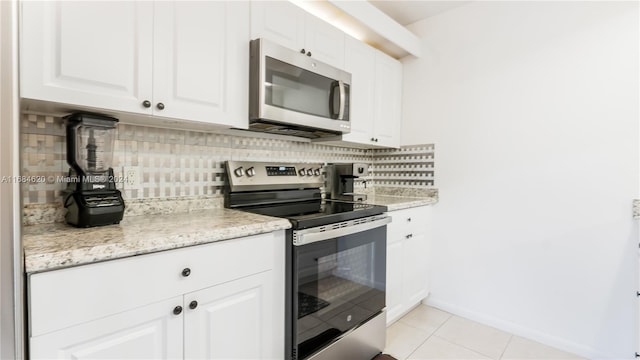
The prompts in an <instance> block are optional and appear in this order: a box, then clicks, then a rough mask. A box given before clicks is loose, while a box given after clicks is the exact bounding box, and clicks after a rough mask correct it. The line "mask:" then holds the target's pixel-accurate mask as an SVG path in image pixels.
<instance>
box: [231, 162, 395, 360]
mask: <svg viewBox="0 0 640 360" xmlns="http://www.w3.org/2000/svg"><path fill="white" fill-rule="evenodd" d="M227 173H228V175H229V189H228V190H229V191H227V192H226V194H225V195H226V196H225V206H226V207H228V208H231V209H238V210H243V211H250V212H254V213H259V214H264V215H270V216H278V217H284V218H287V219H289V221H291V225H292V228H291V229H290V230H288V231H287V240H286V241H287V247H286V249H287V250H286V251H287V257H286V258H287V264H286V269H287V274H286V279H284V280H285V281H286V294H285V296H286V304H285V306H286V312H285V313H286V314H287V316H286V319H284V321H285V329H286V332H287V333H286V334H285V339H286V344H285V346H286V348H285V354H287V359H290V360H297V359H314V360H324V359H327V360H329V359H331V360H335V359H350V360H352V359H353V360H358V359H362V360H369V359H371V358H373V357H374V356H375V355H377V354H379V353H380V352H381V351H382V350H383V349H384V346H385V331H386V313H385V286H386V285H385V284H386V224H388V223H389V222H390V221H391V218H390V217H388V216H387V215H386V214H385V212H386V210H387V209H386V207H384V206H377V205H368V204H363V203H354V202H346V201H334V200H326V199H322V196H321V187H322V186H323V183H324V178H323V174H322V166H321V165H320V164H280V163H257V162H238V161H229V162H227Z"/></svg>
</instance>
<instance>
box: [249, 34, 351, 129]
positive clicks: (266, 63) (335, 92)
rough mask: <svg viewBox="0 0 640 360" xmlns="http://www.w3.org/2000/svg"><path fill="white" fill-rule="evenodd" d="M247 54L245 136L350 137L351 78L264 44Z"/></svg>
mask: <svg viewBox="0 0 640 360" xmlns="http://www.w3.org/2000/svg"><path fill="white" fill-rule="evenodd" d="M250 48H251V50H250V51H251V62H250V75H249V76H250V85H249V128H250V129H251V130H254V131H262V132H268V133H275V134H282V135H292V136H301V137H306V138H311V139H314V138H323V137H329V136H336V135H340V134H346V133H348V132H349V131H350V129H351V126H350V122H349V99H350V91H349V90H350V87H351V74H349V73H347V72H345V71H343V70H340V69H337V68H335V67H332V66H330V65H327V64H325V63H322V62H320V61H318V60H315V59H313V58H311V57H309V56H306V55H305V54H302V53H300V52H298V51H294V50H291V49H288V48H286V47H283V46H280V45H278V44H275V43H273V42H270V41H268V40H265V39H257V40H253V41H251V46H250Z"/></svg>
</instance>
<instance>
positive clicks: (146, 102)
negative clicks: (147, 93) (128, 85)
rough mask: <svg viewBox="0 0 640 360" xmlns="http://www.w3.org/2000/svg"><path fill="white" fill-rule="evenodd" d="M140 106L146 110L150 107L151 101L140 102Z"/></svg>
mask: <svg viewBox="0 0 640 360" xmlns="http://www.w3.org/2000/svg"><path fill="white" fill-rule="evenodd" d="M142 106H144V107H146V108H150V107H151V101H149V100H145V101H143V102H142Z"/></svg>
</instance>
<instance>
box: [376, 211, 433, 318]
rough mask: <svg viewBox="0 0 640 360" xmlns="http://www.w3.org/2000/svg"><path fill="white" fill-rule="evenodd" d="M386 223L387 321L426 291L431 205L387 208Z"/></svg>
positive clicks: (417, 299) (410, 307) (426, 293)
mask: <svg viewBox="0 0 640 360" xmlns="http://www.w3.org/2000/svg"><path fill="white" fill-rule="evenodd" d="M389 215H390V216H391V217H392V219H393V221H392V222H391V224H389V225H388V226H387V290H386V293H387V298H386V303H387V324H388V325H389V324H391V323H393V322H395V321H396V320H398V319H399V318H400V317H401V316H403V315H404V314H406V313H407V312H409V310H411V309H412V308H413V307H414V306H416V305H417V304H419V303H420V302H421V301H422V300H423V299H424V298H426V297H427V295H429V273H428V270H429V269H428V257H429V239H430V236H429V234H430V229H431V206H420V207H415V208H410V209H403V210H397V211H391V212H389Z"/></svg>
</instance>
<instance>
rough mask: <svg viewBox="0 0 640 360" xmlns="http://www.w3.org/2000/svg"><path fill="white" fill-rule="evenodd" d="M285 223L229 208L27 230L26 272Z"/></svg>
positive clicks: (266, 229) (277, 227)
mask: <svg viewBox="0 0 640 360" xmlns="http://www.w3.org/2000/svg"><path fill="white" fill-rule="evenodd" d="M290 227H291V224H290V223H289V221H288V220H285V219H279V218H274V217H268V216H262V215H257V214H252V213H247V212H241V211H235V210H229V209H210V210H201V211H197V212H190V213H180V214H171V215H142V216H130V217H125V219H124V220H123V221H122V222H121V223H120V224H118V225H108V226H102V227H94V228H85V229H79V228H74V227H72V226H69V225H66V224H61V223H53V224H42V225H32V226H25V227H24V228H23V237H22V241H23V248H24V257H25V270H26V272H27V273H34V272H40V271H46V270H53V269H59V268H63V267H69V266H74V265H82V264H89V263H94V262H98V261H103V260H111V259H117V258H123V257H128V256H133V255H140V254H146V253H151V252H156V251H162V250H169V249H175V248H180V247H185V246H191V245H198V244H205V243H210V242H214V241H220V240H227V239H232V238H237V237H243V236H249V235H255V234H261V233H267V232H271V231H276V230H282V229H288V228H290Z"/></svg>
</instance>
